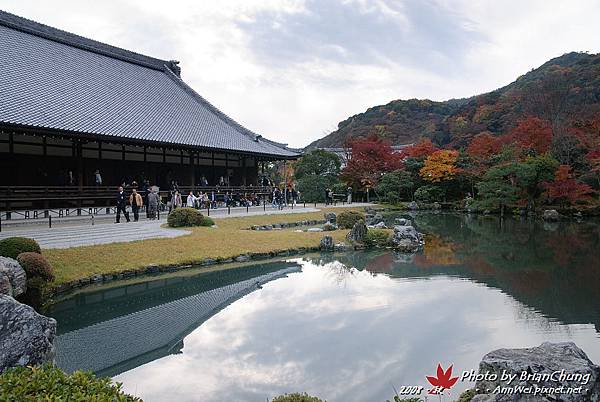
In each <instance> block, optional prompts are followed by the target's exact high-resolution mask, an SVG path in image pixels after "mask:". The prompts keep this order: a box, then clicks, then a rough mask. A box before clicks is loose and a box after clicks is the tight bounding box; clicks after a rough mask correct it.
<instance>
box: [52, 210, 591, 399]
mask: <svg viewBox="0 0 600 402" xmlns="http://www.w3.org/2000/svg"><path fill="white" fill-rule="evenodd" d="M390 219H391V220H393V217H390ZM413 219H414V222H415V226H417V228H418V229H419V230H420V231H422V232H424V233H426V234H427V238H426V247H425V250H424V251H423V252H422V253H419V254H416V255H411V256H408V255H398V254H394V253H391V252H386V251H377V252H352V253H346V254H339V255H338V254H334V255H331V254H328V255H325V254H324V255H316V256H305V257H303V258H295V259H290V260H287V261H277V262H265V263H261V264H254V265H248V266H245V267H238V268H235V269H231V270H226V271H215V272H203V271H195V272H194V271H190V272H185V273H184V272H179V273H174V274H169V275H163V276H156V277H154V278H149V279H148V280H145V281H143V282H139V279H138V282H135V281H132V282H129V283H121V284H112V285H111V286H106V285H105V286H103V287H98V288H95V289H89V290H86V291H84V292H81V293H78V294H76V295H73V296H71V297H69V298H68V299H65V300H63V301H61V302H59V303H58V304H56V305H54V306H53V307H52V308H51V310H50V311H49V312H48V313H49V314H50V315H52V316H54V317H55V318H56V319H57V320H58V328H59V337H58V341H57V363H58V364H59V366H61V367H63V368H64V369H66V370H75V369H78V368H84V369H91V370H94V371H95V372H97V373H99V374H101V375H109V376H112V377H113V378H114V379H115V380H116V381H120V382H123V384H124V389H125V390H126V391H128V392H131V393H133V394H135V395H138V396H140V397H142V398H144V400H146V401H204V402H210V401H215V402H216V401H219V402H221V401H242V402H243V401H266V400H267V399H268V398H269V399H270V398H273V397H274V396H276V395H278V394H282V393H285V392H294V391H306V392H308V393H310V394H314V395H317V396H320V397H321V398H323V399H325V398H326V399H327V401H329V402H336V401H339V402H341V401H343V402H351V401H357V402H369V401H374V402H383V401H385V400H386V399H391V397H392V396H393V394H394V391H393V387H396V388H398V387H400V386H402V385H423V386H427V385H428V384H427V382H426V380H425V375H434V374H435V368H436V366H437V364H438V362H440V363H441V364H442V366H444V367H447V366H448V365H450V364H454V375H457V374H460V372H462V371H463V370H471V369H475V370H476V369H477V365H478V363H479V361H480V359H481V357H482V356H483V355H484V354H485V353H486V352H488V351H491V350H493V349H496V348H500V347H526V346H535V345H539V344H540V343H542V342H543V341H574V342H576V343H577V345H579V346H580V347H581V348H582V349H583V350H584V351H585V352H586V353H587V354H588V356H589V357H590V358H591V359H592V360H593V361H594V362H595V363H597V364H598V363H600V336H599V332H598V331H599V330H600V299H599V298H598V289H600V254H599V250H600V225H598V223H597V222H582V223H576V222H571V223H561V224H552V225H548V224H543V223H541V222H533V221H527V220H524V221H518V220H504V221H503V222H501V221H500V220H498V219H497V218H494V217H481V216H476V217H467V216H463V215H451V214H440V215H432V214H419V215H416V216H413ZM471 385H472V384H471V383H468V382H458V383H457V384H456V386H455V387H453V389H452V394H451V395H450V396H447V397H446V400H452V398H456V396H458V394H459V393H460V391H462V390H463V389H465V388H467V387H469V386H471Z"/></svg>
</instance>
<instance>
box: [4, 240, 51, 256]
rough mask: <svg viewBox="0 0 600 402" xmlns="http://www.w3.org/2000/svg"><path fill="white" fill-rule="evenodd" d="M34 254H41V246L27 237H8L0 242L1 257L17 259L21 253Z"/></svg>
mask: <svg viewBox="0 0 600 402" xmlns="http://www.w3.org/2000/svg"><path fill="white" fill-rule="evenodd" d="M26 252H32V253H38V254H40V253H41V252H42V250H41V249H40V245H39V244H38V243H37V242H36V241H35V240H33V239H29V238H27V237H7V238H6V239H3V240H0V256H2V257H10V258H13V259H17V256H18V255H19V254H21V253H26Z"/></svg>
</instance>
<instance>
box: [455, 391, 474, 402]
mask: <svg viewBox="0 0 600 402" xmlns="http://www.w3.org/2000/svg"><path fill="white" fill-rule="evenodd" d="M475 395H476V393H475V390H474V389H468V390H466V391H465V392H463V393H462V394H460V396H459V397H458V399H457V400H456V402H470V401H471V399H473V397H474V396H475Z"/></svg>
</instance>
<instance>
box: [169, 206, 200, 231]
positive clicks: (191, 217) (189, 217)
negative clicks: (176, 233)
mask: <svg viewBox="0 0 600 402" xmlns="http://www.w3.org/2000/svg"><path fill="white" fill-rule="evenodd" d="M203 218H204V215H202V214H201V213H200V211H198V210H197V209H194V208H177V209H174V210H173V211H171V213H170V214H169V217H168V218H167V224H168V225H169V226H171V227H173V228H177V227H183V226H204V225H202V221H203Z"/></svg>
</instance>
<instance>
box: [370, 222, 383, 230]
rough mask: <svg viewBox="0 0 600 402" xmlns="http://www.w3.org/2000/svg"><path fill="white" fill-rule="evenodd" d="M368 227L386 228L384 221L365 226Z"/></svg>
mask: <svg viewBox="0 0 600 402" xmlns="http://www.w3.org/2000/svg"><path fill="white" fill-rule="evenodd" d="M367 227H368V228H369V229H387V226H385V222H379V223H378V224H376V225H371V226H367Z"/></svg>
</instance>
